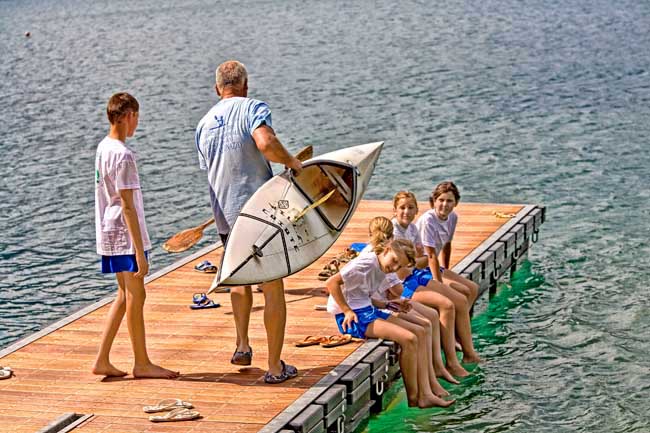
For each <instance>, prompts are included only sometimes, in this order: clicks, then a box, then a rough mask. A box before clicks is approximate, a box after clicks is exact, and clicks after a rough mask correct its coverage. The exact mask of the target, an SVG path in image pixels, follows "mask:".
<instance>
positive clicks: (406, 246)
mask: <svg viewBox="0 0 650 433" xmlns="http://www.w3.org/2000/svg"><path fill="white" fill-rule="evenodd" d="M386 248H390V249H391V250H393V251H395V252H396V253H397V254H400V255H404V256H405V257H406V259H407V260H408V265H407V266H409V267H413V266H415V246H414V245H413V242H411V241H409V240H408V239H390V240H388V241H387V242H386V243H383V244H379V245H375V246H374V248H373V249H372V250H373V251H374V252H375V254H381V253H383V252H384V251H385V250H386Z"/></svg>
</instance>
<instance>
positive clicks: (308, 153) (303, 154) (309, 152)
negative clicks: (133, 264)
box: [164, 145, 314, 252]
mask: <svg viewBox="0 0 650 433" xmlns="http://www.w3.org/2000/svg"><path fill="white" fill-rule="evenodd" d="M313 155H314V148H313V147H312V146H311V145H308V146H305V147H303V148H302V149H300V150H299V151H298V153H296V158H297V159H299V160H300V161H305V160H307V159H310V158H311V157H312V156H313ZM213 222H214V217H213V218H210V219H208V220H207V221H205V222H204V223H203V224H201V225H199V226H197V227H194V228H191V229H185V230H183V231H181V232H178V233H176V234H175V235H174V236H172V237H170V238H169V239H168V240H167V242H165V244H164V245H168V244H173V243H174V242H175V241H177V238H179V237H181V236H183V235H187V232H193V233H195V235H196V236H194V239H192V240H191V241H190V242H188V243H187V244H185V245H183V246H182V248H180V249H177V250H176V251H173V252H181V251H185V250H187V249H188V248H191V247H193V246H194V245H196V243H197V242H198V241H199V240H200V239H201V237H202V236H203V230H204V229H205V228H206V227H207V226H209V225H210V224H212V223H213ZM170 252H172V251H170Z"/></svg>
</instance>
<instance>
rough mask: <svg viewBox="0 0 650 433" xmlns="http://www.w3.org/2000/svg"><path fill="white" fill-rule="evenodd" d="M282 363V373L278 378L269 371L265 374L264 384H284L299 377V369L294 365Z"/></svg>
mask: <svg viewBox="0 0 650 433" xmlns="http://www.w3.org/2000/svg"><path fill="white" fill-rule="evenodd" d="M280 362H281V363H282V373H280V375H278V376H274V375H272V374H271V373H269V372H268V371H267V372H266V373H265V374H264V382H266V383H270V384H276V383H282V382H284V381H285V380H289V379H291V378H292V377H296V376H298V369H297V368H296V367H294V366H293V365H289V364H285V363H284V361H282V360H280Z"/></svg>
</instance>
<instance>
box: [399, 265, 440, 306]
mask: <svg viewBox="0 0 650 433" xmlns="http://www.w3.org/2000/svg"><path fill="white" fill-rule="evenodd" d="M444 270H445V268H443V267H442V266H440V273H442V272H443V271H444ZM432 279H433V275H431V269H429V268H428V267H426V268H424V269H415V270H413V273H412V274H411V275H409V276H408V277H406V279H405V280H404V282H403V283H402V286H403V287H404V290H403V291H402V298H408V299H411V298H412V297H413V293H415V290H416V289H417V288H418V287H419V286H426V285H427V284H429V281H431V280H432Z"/></svg>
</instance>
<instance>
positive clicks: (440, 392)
mask: <svg viewBox="0 0 650 433" xmlns="http://www.w3.org/2000/svg"><path fill="white" fill-rule="evenodd" d="M429 385H430V386H431V392H433V393H434V394H435V395H437V396H438V397H447V396H448V395H449V392H448V391H447V390H446V389H444V388H443V387H442V385H440V384H439V383H438V381H437V380H432V381H431V383H430V384H429Z"/></svg>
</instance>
